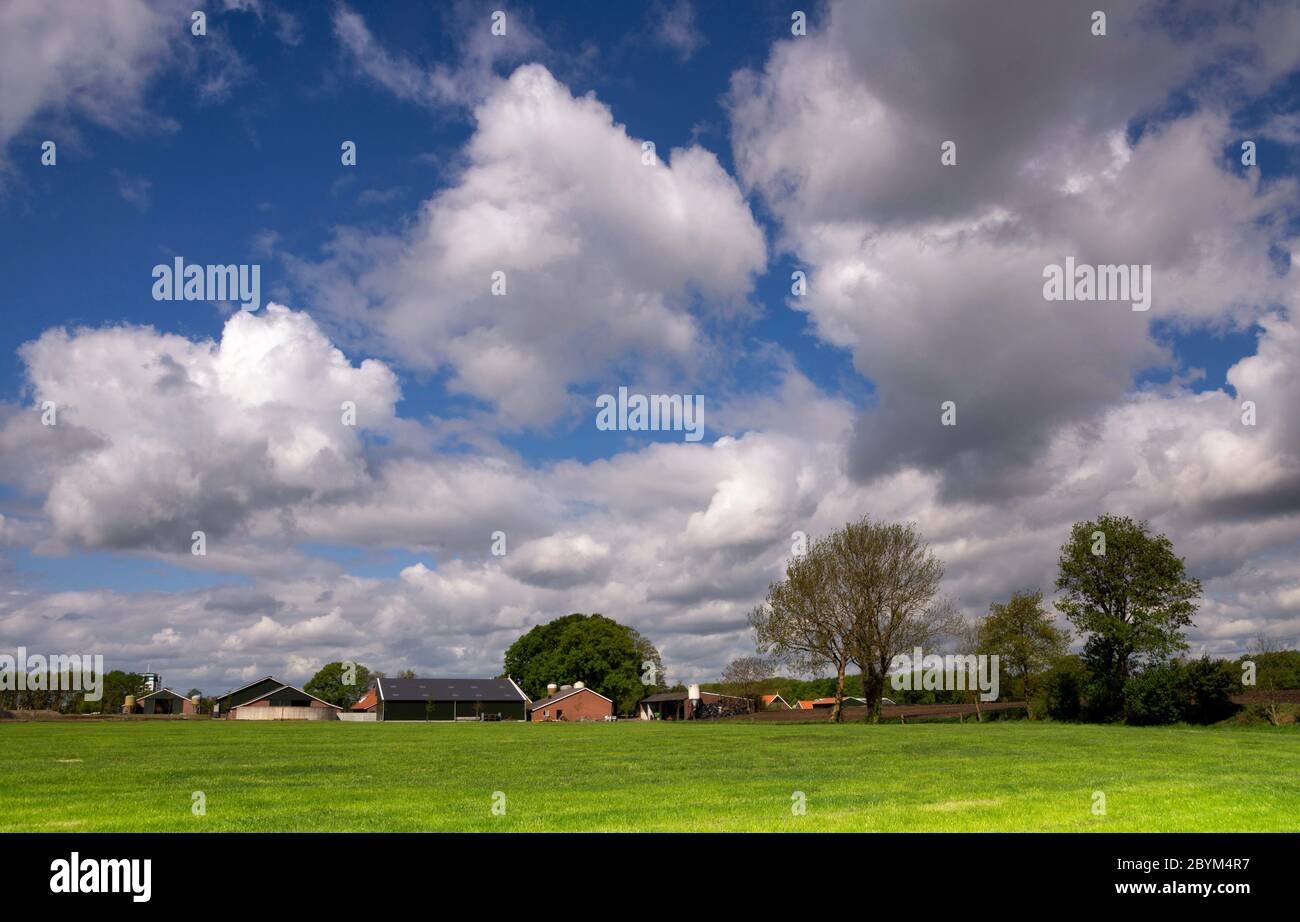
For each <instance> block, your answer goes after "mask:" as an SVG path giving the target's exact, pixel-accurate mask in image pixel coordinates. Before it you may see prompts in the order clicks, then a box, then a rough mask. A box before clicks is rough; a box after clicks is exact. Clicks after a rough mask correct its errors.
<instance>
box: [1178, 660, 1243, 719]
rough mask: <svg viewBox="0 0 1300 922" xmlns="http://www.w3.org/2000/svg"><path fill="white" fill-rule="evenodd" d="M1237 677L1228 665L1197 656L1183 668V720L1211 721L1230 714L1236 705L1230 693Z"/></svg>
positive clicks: (1234, 687) (1234, 686) (1235, 684)
mask: <svg viewBox="0 0 1300 922" xmlns="http://www.w3.org/2000/svg"><path fill="white" fill-rule="evenodd" d="M1236 686H1237V679H1236V674H1235V672H1233V671H1232V664H1231V663H1226V662H1221V661H1219V660H1212V659H1210V658H1209V657H1201V658H1200V659H1198V660H1194V661H1193V662H1191V663H1188V664H1187V665H1186V666H1184V667H1183V694H1184V706H1183V719H1184V720H1186V721H1187V722H1188V723H1197V724H1211V723H1214V722H1216V721H1219V720H1224V719H1225V718H1228V717H1231V716H1232V715H1233V713H1235V712H1236V710H1237V706H1236V705H1235V704H1233V703H1232V693H1233V691H1234V690H1235V689H1236Z"/></svg>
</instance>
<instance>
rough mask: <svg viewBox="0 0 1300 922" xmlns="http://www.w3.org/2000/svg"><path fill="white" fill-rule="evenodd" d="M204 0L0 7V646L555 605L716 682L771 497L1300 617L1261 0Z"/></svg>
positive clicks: (428, 619) (378, 664) (218, 670)
mask: <svg viewBox="0 0 1300 922" xmlns="http://www.w3.org/2000/svg"><path fill="white" fill-rule="evenodd" d="M196 5H197V4H195V3H192V2H188V0H187V2H180V0H101V2H97V3H94V4H83V3H72V2H67V0H53V2H51V0H6V2H4V3H3V4H0V232H2V233H3V238H2V244H3V245H2V246H0V265H2V266H3V270H4V271H3V276H2V277H3V283H4V289H3V294H2V295H0V297H2V298H3V308H2V309H3V316H4V323H3V325H2V327H0V552H2V554H3V556H2V558H0V645H3V647H4V649H6V650H8V649H10V648H12V647H16V646H18V645H20V644H23V645H26V646H27V647H28V648H29V649H31V650H34V651H41V652H82V651H84V652H99V653H103V654H104V655H105V656H106V658H107V660H108V663H109V666H110V668H113V667H116V668H125V669H135V670H144V669H145V668H146V667H151V668H152V669H153V670H154V671H158V672H161V673H162V674H163V677H164V681H165V682H166V683H167V684H168V685H172V686H175V687H178V688H183V689H184V688H188V687H190V686H191V685H194V686H198V687H200V688H202V689H203V690H204V691H207V692H218V691H221V690H224V689H227V688H230V687H233V686H235V685H238V684H242V683H243V682H244V681H246V680H248V679H251V678H256V677H258V676H260V675H264V674H267V673H274V674H277V675H279V676H280V677H282V678H285V679H291V680H294V679H296V680H301V679H305V678H307V677H309V676H310V675H311V673H312V672H314V671H315V669H316V668H318V667H319V666H320V665H322V664H323V663H325V662H328V661H330V660H336V659H350V660H356V661H360V662H364V663H366V664H367V665H369V666H371V667H373V668H379V669H383V670H385V671H388V672H389V673H393V672H396V671H397V670H400V669H405V668H410V669H414V670H416V671H417V672H419V673H422V674H442V675H474V674H495V673H496V672H498V671H499V670H500V668H501V657H502V653H503V651H504V649H505V647H506V646H508V645H509V643H510V642H512V641H513V640H514V639H515V638H516V637H517V636H518V635H519V634H520V633H522V632H523V631H525V630H527V629H528V628H529V627H530V626H531V625H533V624H537V623H539V622H543V621H547V620H550V619H551V618H554V617H557V616H559V615H563V614H567V613H569V612H572V611H583V612H592V611H599V612H602V613H604V614H606V615H609V616H611V617H613V618H616V619H618V620H620V621H623V622H625V623H630V624H632V625H635V626H636V627H637V628H638V629H639V630H641V631H642V632H643V633H644V634H646V635H647V636H648V637H649V638H651V640H653V641H654V642H655V643H656V644H657V645H658V646H659V648H660V649H661V651H662V652H663V655H664V659H665V661H666V663H667V665H668V668H669V671H670V676H671V678H673V679H679V680H692V679H695V680H708V679H715V678H716V677H717V675H718V673H719V671H720V669H721V667H722V666H723V664H725V663H726V661H727V660H729V659H730V658H732V657H734V656H738V655H745V654H748V653H752V652H753V646H752V642H751V639H750V635H749V631H748V628H747V621H746V615H747V612H748V611H749V609H750V608H751V607H752V606H753V605H754V603H755V602H756V601H757V600H758V599H760V598H761V597H762V594H763V592H764V589H765V587H766V586H767V584H768V583H769V582H770V581H771V580H773V579H775V578H777V577H778V576H779V575H780V573H781V572H782V570H783V566H784V562H785V560H786V559H787V557H788V555H789V554H790V552H791V538H792V535H793V534H794V533H795V532H800V531H802V532H806V533H808V534H810V535H813V536H816V535H818V534H822V533H825V532H826V531H828V530H830V529H832V528H835V527H837V526H839V525H841V524H843V523H844V522H845V521H847V520H850V519H856V518H858V517H860V516H863V515H871V516H873V517H877V518H882V519H899V520H901V519H912V520H915V521H917V522H918V523H919V524H920V526H921V528H922V529H923V531H924V533H925V534H926V536H927V537H928V538H929V539H930V541H931V542H932V543H933V546H934V548H935V550H936V552H937V553H938V554H939V556H940V557H941V558H942V559H943V560H944V562H945V563H946V566H947V576H946V580H945V592H946V593H948V594H949V595H950V596H951V597H952V598H953V599H954V600H955V601H956V602H957V603H958V604H959V605H960V606H961V607H962V608H964V609H965V610H967V611H969V612H972V613H973V612H978V611H982V610H985V609H987V607H988V605H989V603H990V602H994V601H999V600H1003V599H1005V598H1006V597H1007V596H1008V595H1009V594H1010V593H1011V592H1013V591H1015V590H1017V589H1022V588H1040V589H1043V590H1045V591H1047V592H1048V593H1049V594H1050V591H1051V587H1052V581H1053V577H1054V571H1055V562H1056V557H1057V554H1058V551H1059V548H1060V545H1061V543H1062V542H1063V541H1064V540H1065V538H1066V536H1067V533H1068V530H1069V527H1070V525H1071V523H1073V522H1076V521H1080V520H1083V519H1086V518H1091V517H1094V516H1096V515H1098V514H1100V513H1103V512H1112V513H1117V514H1127V515H1132V516H1134V517H1138V518H1144V519H1148V520H1150V521H1151V522H1152V524H1153V525H1154V527H1155V528H1156V529H1158V530H1160V531H1163V532H1165V533H1166V534H1168V535H1169V536H1170V537H1171V538H1172V539H1173V541H1174V543H1175V546H1176V548H1177V549H1178V551H1179V552H1180V553H1181V554H1183V555H1185V556H1186V558H1187V560H1188V563H1189V567H1190V569H1191V571H1192V572H1193V573H1194V574H1195V575H1198V576H1199V577H1200V578H1201V579H1202V580H1203V581H1204V584H1205V589H1206V597H1205V599H1204V603H1203V605H1202V607H1201V610H1200V612H1199V614H1198V615H1197V617H1196V626H1195V628H1194V629H1193V630H1192V631H1191V633H1190V638H1189V639H1190V641H1191V644H1192V647H1193V650H1195V651H1198V652H1199V651H1205V652H1209V653H1212V654H1221V655H1236V654H1237V653H1239V652H1242V651H1244V650H1247V649H1250V648H1251V646H1252V644H1253V642H1254V639H1255V638H1256V637H1257V636H1258V635H1260V634H1261V633H1265V634H1268V635H1271V636H1272V637H1273V638H1274V639H1275V640H1276V641H1277V642H1279V643H1282V644H1286V645H1291V646H1294V645H1296V644H1297V643H1300V375H1298V374H1297V369H1298V368H1300V359H1298V356H1300V329H1298V328H1297V320H1296V308H1297V306H1300V283H1298V282H1297V278H1298V276H1297V273H1296V272H1295V271H1293V270H1292V269H1291V264H1292V262H1293V260H1294V259H1295V257H1296V256H1297V239H1298V235H1300V185H1298V183H1300V178H1298V173H1300V105H1298V103H1300V6H1298V5H1296V4H1294V3H1268V2H1262V3H1250V4H1235V3H1224V2H1221V0H1215V2H1210V0H1204V2H1179V3H1176V4H1175V3H1163V2H1160V3H1138V2H1127V0H1126V2H1124V3H1113V4H1104V3H1100V2H1098V0H1088V2H1087V3H1075V2H1066V0H1061V2H1043V0H1000V2H998V3H996V4H974V3H961V2H938V0H934V2H930V0H911V2H908V3H896V2H866V0H858V2H845V3H838V2H831V3H829V4H827V5H821V4H810V5H807V6H805V7H803V9H804V10H805V12H806V14H807V34H806V35H802V36H796V35H793V34H792V30H791V25H792V22H791V14H792V12H793V10H794V9H795V8H797V7H793V6H792V5H791V4H788V3H785V4H781V3H775V2H768V0H747V2H745V3H732V2H727V3H722V2H706V0H694V2H692V0H653V2H650V3H646V4H632V3H620V4H613V5H611V4H608V3H604V2H596V0H590V2H576V0H575V2H547V3H539V4H537V5H536V6H534V7H530V6H526V5H504V4H503V3H502V2H501V0H492V2H485V3H475V2H459V3H449V4H428V3H418V4H417V3H413V2H412V3H364V2H361V0H350V2H341V3H339V2H329V3H324V2H322V3H287V2H277V0H224V2H217V0H213V2H209V3H207V4H206V10H205V11H206V13H207V22H206V35H201V36H196V35H193V34H192V32H191V11H192V10H193V9H194V7H195V6H196ZM1098 7H1109V9H1108V10H1107V14H1108V16H1107V22H1106V34H1105V35H1104V36H1098V35H1094V34H1093V20H1092V17H1091V12H1092V10H1094V9H1097V8H1098ZM498 9H503V10H504V12H505V13H506V19H505V24H506V30H505V31H506V34H505V35H504V36H500V35H493V33H492V19H491V16H492V12H493V11H494V10H498ZM46 141H53V142H55V145H56V148H55V149H56V162H55V164H54V165H51V166H47V165H43V164H42V162H41V161H42V146H43V144H44V142H46ZM345 141H352V142H354V143H355V145H356V164H355V166H347V165H344V164H343V163H342V155H341V146H342V145H343V143H344V142H345ZM945 141H952V142H954V144H955V145H956V163H955V165H945V164H943V163H941V158H940V153H941V145H942V144H943V143H944V142H945ZM1245 141H1251V142H1253V143H1254V149H1255V165H1248V164H1246V163H1243V147H1242V145H1243V142H1245ZM645 142H653V144H654V154H655V156H654V157H653V158H652V159H651V161H650V162H649V163H647V158H646V157H645V147H644V144H645ZM1247 159H1249V158H1247ZM177 257H180V258H183V259H184V260H185V261H186V262H188V263H197V264H257V265H259V266H260V267H261V268H260V272H261V288H262V291H261V302H262V303H261V305H260V308H259V309H258V310H256V311H245V310H241V309H240V307H239V306H238V305H237V304H234V303H229V302H219V303H218V302H204V301H158V300H155V299H154V298H153V294H152V289H153V281H154V280H153V276H152V272H153V268H154V266H156V265H158V264H168V265H170V264H171V263H172V261H173V260H174V259H176V258H177ZM1067 257H1070V258H1073V259H1074V260H1075V261H1076V262H1077V263H1080V264H1110V263H1122V264H1136V265H1149V266H1151V272H1152V301H1151V307H1150V310H1149V311H1145V312H1143V311H1134V310H1133V309H1132V308H1131V306H1130V304H1129V303H1127V302H1116V301H1091V302H1089V301H1074V302H1062V301H1047V300H1045V299H1044V297H1043V270H1044V267H1045V266H1047V265H1050V264H1057V263H1062V262H1063V261H1064V260H1065V259H1066V258H1067ZM498 271H499V272H503V273H505V279H506V293H505V294H504V295H494V294H493V292H492V276H493V273H494V272H498ZM795 272H802V273H804V274H805V277H806V280H807V287H806V291H805V292H804V293H803V294H795V293H794V292H793V286H792V274H793V273H795ZM620 386H626V387H627V388H628V389H629V391H631V392H633V393H646V394H686V395H694V394H699V395H702V396H703V399H704V424H705V436H704V438H703V439H702V440H701V441H699V442H689V441H686V440H685V439H684V438H683V433H681V432H632V431H623V432H618V431H602V430H599V429H598V428H597V426H596V399H597V397H598V396H599V395H601V394H606V393H616V392H617V390H618V388H619V387H620ZM945 401H952V402H953V403H954V404H955V407H956V425H954V426H945V425H942V420H941V417H942V410H941V407H942V406H943V404H944V402H945ZM1246 401H1250V402H1252V403H1253V405H1254V407H1255V425H1253V426H1252V425H1246V424H1245V423H1244V421H1243V410H1242V405H1243V403H1245V402H1246ZM47 402H48V403H52V404H53V405H54V406H55V407H56V409H57V413H56V424H55V425H52V426H51V425H44V424H43V422H44V421H43V418H42V408H43V407H44V406H45V405H46V404H47ZM345 402H351V404H352V405H354V406H355V408H356V425H354V426H351V425H345V424H344V421H343V419H342V414H341V413H340V408H341V407H342V405H343V404H344V403H345ZM196 530H199V531H202V532H203V533H204V535H205V536H206V554H205V555H204V556H196V555H194V554H193V553H192V549H193V542H192V535H193V533H194V532H195V531H196ZM495 532H503V533H504V534H505V547H506V553H505V555H504V556H499V555H495V554H493V552H492V550H493V534H494V533H495Z"/></svg>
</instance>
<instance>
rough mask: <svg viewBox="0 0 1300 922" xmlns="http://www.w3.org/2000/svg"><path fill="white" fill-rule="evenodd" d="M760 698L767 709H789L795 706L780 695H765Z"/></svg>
mask: <svg viewBox="0 0 1300 922" xmlns="http://www.w3.org/2000/svg"><path fill="white" fill-rule="evenodd" d="M758 700H759V701H760V703H762V705H763V707H764V708H766V709H767V710H776V711H788V710H790V709H792V708H793V707H794V706H793V705H792V704H790V702H789V701H786V700H785V699H784V698H782V697H781V696H780V695H763V696H762V697H760V698H759V699H758Z"/></svg>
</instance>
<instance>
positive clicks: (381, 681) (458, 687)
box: [375, 678, 532, 720]
mask: <svg viewBox="0 0 1300 922" xmlns="http://www.w3.org/2000/svg"><path fill="white" fill-rule="evenodd" d="M375 690H376V691H377V692H378V697H379V700H378V702H377V703H376V705H375V714H376V716H377V719H379V720H527V719H528V705H529V704H531V703H532V701H531V699H530V698H529V697H528V696H527V695H525V694H524V692H523V689H521V688H520V687H519V686H518V685H516V684H515V683H514V681H513V680H512V679H509V678H506V679H388V678H378V679H375Z"/></svg>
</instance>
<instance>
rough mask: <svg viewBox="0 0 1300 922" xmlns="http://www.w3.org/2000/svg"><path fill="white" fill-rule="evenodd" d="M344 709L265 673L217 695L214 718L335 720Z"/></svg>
mask: <svg viewBox="0 0 1300 922" xmlns="http://www.w3.org/2000/svg"><path fill="white" fill-rule="evenodd" d="M341 710H343V709H342V708H341V707H339V706H338V705H337V704H330V703H329V702H328V701H323V700H321V699H320V698H317V697H316V696H315V695H313V694H310V693H308V692H305V691H303V690H302V689H301V688H297V687H296V686H293V685H290V684H289V683H287V682H281V681H280V680H279V679H277V678H276V677H275V676H266V677H265V678H262V679H258V680H257V681H256V682H252V683H250V684H248V685H245V686H244V687H243V688H236V689H235V690H234V691H229V692H226V693H225V694H224V695H222V696H221V697H219V698H217V701H216V708H215V709H214V710H213V716H214V717H230V718H232V719H234V720H334V719H336V718H337V716H338V712H339V711H341Z"/></svg>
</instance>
